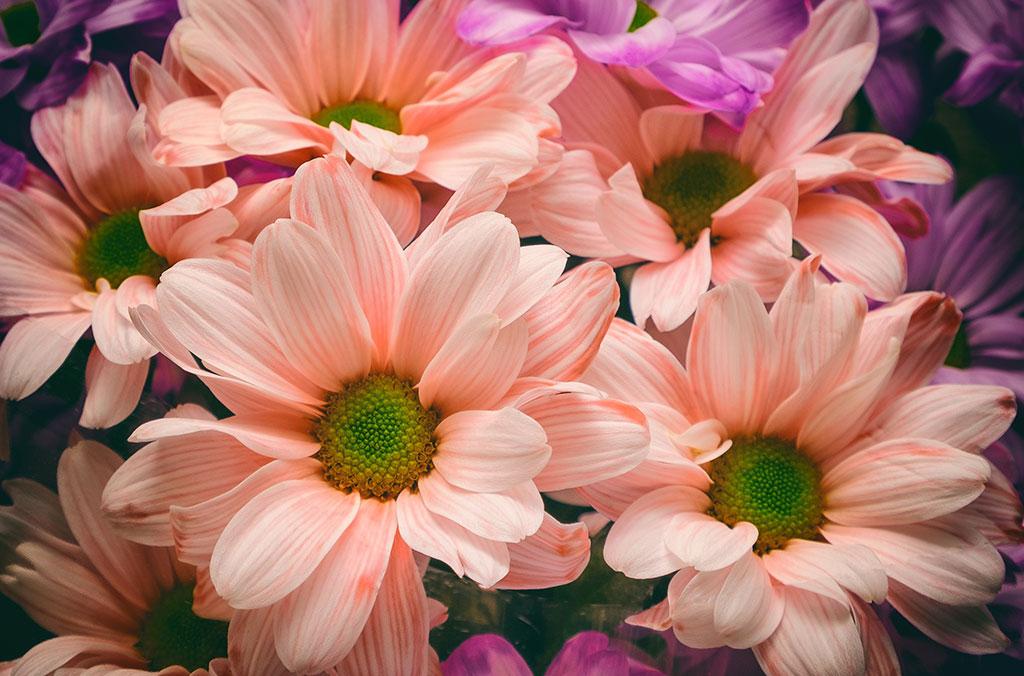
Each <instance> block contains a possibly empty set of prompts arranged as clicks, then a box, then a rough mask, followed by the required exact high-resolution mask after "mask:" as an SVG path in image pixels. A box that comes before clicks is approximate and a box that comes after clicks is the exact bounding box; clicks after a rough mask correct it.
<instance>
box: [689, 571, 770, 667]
mask: <svg viewBox="0 0 1024 676" xmlns="http://www.w3.org/2000/svg"><path fill="white" fill-rule="evenodd" d="M705 574H706V573H701V574H700V575H698V576H697V577H696V578H694V580H693V581H692V582H690V584H689V585H687V588H686V590H684V592H683V603H686V598H687V591H689V590H690V588H691V587H692V586H693V585H695V584H696V583H697V581H698V580H699V579H700V577H701V575H705ZM784 607H785V604H784V602H783V600H782V594H781V593H780V592H779V590H778V589H777V588H776V587H775V586H774V585H773V584H772V580H771V577H769V575H768V571H766V570H765V567H764V564H763V563H762V562H761V558H760V557H758V556H755V555H754V554H751V553H747V555H746V556H742V557H740V559H739V560H738V561H736V563H734V564H733V565H732V567H731V568H730V569H729V576H728V577H726V578H725V584H724V585H722V590H721V592H720V593H719V594H718V598H717V599H716V600H715V614H714V622H715V630H716V631H718V633H719V634H720V635H721V636H722V641H723V642H724V643H725V644H726V645H727V646H729V647H732V648H748V647H751V646H754V645H757V644H758V643H760V642H761V641H764V640H765V639H766V638H768V637H769V636H771V635H772V633H774V632H775V629H776V627H778V626H779V622H780V621H781V620H782V616H783V610H784Z"/></svg>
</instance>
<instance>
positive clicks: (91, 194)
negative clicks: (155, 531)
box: [0, 65, 266, 427]
mask: <svg viewBox="0 0 1024 676" xmlns="http://www.w3.org/2000/svg"><path fill="white" fill-rule="evenodd" d="M32 134H33V138H34V139H35V142H36V145H37V146H38V147H39V150H40V152H41V153H42V155H43V157H45V158H46V160H47V162H48V163H49V164H50V166H51V167H52V168H53V170H54V172H55V173H56V174H57V176H58V177H59V178H60V181H61V183H62V184H63V187H61V186H60V185H58V184H57V183H55V182H54V181H52V180H51V179H49V178H48V177H47V176H46V175H45V174H43V173H42V172H40V171H38V170H36V169H34V168H30V170H29V171H28V172H27V174H26V178H25V180H24V181H23V182H22V184H21V186H20V187H18V188H12V187H10V186H7V185H0V316H3V317H23V318H22V319H20V320H19V321H18V322H17V323H16V324H15V325H14V327H13V328H12V329H11V331H10V333H9V334H8V335H7V338H6V339H5V340H4V342H3V345H2V346H0V397H2V398H6V399H20V398H22V397H25V396H27V395H29V394H31V393H32V392H34V391H35V390H36V389H38V388H39V386H40V385H42V384H43V382H44V381H45V380H46V379H47V378H48V377H50V375H52V374H53V372H54V371H55V370H56V369H57V368H58V367H59V366H60V365H61V363H62V362H63V361H64V359H65V358H66V357H67V355H68V353H69V352H70V351H71V348H72V347H73V346H74V344H75V343H76V342H77V341H78V339H79V338H80V337H81V336H82V335H83V334H84V333H85V332H86V331H87V330H88V329H89V328H90V327H91V328H92V335H93V338H95V340H96V345H95V348H94V349H93V351H92V354H91V355H90V357H89V362H88V366H87V370H86V376H85V380H86V390H87V396H86V400H85V408H84V410H83V412H82V418H81V424H82V425H84V426H86V427H108V426H110V425H113V424H115V423H117V422H119V421H121V420H123V419H124V418H125V417H127V416H128V414H129V413H131V411H132V409H134V408H135V404H136V403H137V402H138V398H139V394H140V393H141V391H142V387H143V385H144V383H145V381H146V375H147V373H148V370H149V358H150V357H151V356H152V355H153V354H154V353H155V350H154V349H153V348H152V347H151V346H150V345H149V343H148V342H146V340H145V339H144V338H143V337H142V336H141V335H139V333H138V331H136V330H135V327H133V326H132V323H131V321H130V320H129V318H128V308H129V307H131V306H132V305H134V304H136V303H146V304H153V303H154V302H155V300H154V298H155V297H154V291H155V288H156V285H157V278H158V277H159V275H160V273H161V272H163V270H165V269H166V268H167V267H168V266H170V265H172V264H174V263H175V262H177V261H180V260H184V259H187V258H192V257H196V256H219V255H229V254H231V252H232V251H234V250H236V249H237V248H238V247H239V246H241V245H245V243H244V242H242V241H240V240H238V239H236V238H235V234H236V230H237V229H238V228H236V227H235V226H237V225H238V224H239V221H238V220H237V219H235V218H234V217H232V218H226V217H221V216H223V214H221V215H220V216H217V215H214V216H211V217H210V218H207V219H202V220H198V221H197V220H195V219H191V218H185V217H184V215H185V214H186V212H188V207H189V206H190V205H191V206H195V205H196V204H198V203H200V202H206V203H207V204H208V205H210V206H222V205H225V204H227V202H229V201H230V200H231V199H233V198H234V197H235V195H236V190H235V186H234V183H233V182H232V181H231V180H230V179H224V180H221V181H219V182H217V183H214V184H213V185H212V186H210V187H209V188H199V187H198V186H205V185H207V184H208V183H210V182H211V181H212V180H215V179H216V178H218V177H219V176H223V170H222V169H221V168H219V167H211V168H209V169H206V170H199V169H175V168H170V167H165V166H162V165H159V164H157V163H156V162H154V161H153V160H152V159H151V157H150V150H149V140H150V139H149V138H148V135H149V129H148V128H147V123H146V110H145V109H144V108H142V109H139V110H136V109H135V106H134V105H133V104H132V101H131V99H130V98H129V96H128V92H127V91H126V90H125V87H124V84H123V83H122V81H121V77H120V75H118V73H117V70H116V69H114V68H113V67H108V66H99V65H93V66H92V68H91V70H90V71H89V74H88V76H87V77H86V79H85V83H84V85H83V86H82V88H81V89H80V90H79V91H78V92H77V93H76V94H75V95H74V96H72V97H71V98H69V99H68V101H67V103H66V104H64V105H62V106H60V107H57V108H46V109H44V110H41V111H39V112H38V113H36V115H35V116H34V117H33V119H32ZM168 200H171V201H170V202H168ZM265 201H266V200H264V202H265ZM165 202H166V204H163V206H157V205H161V204H162V203H165ZM251 206H252V207H260V205H258V204H256V203H255V202H253V203H252V205H251ZM153 207H156V208H153ZM260 208H261V207H260ZM253 211H254V209H253V208H250V209H248V210H247V211H244V210H242V211H241V213H242V214H243V221H246V222H247V223H249V224H250V228H251V227H252V226H251V223H252V216H253V215H254V214H253ZM196 213H199V212H196ZM245 246H247V245H245Z"/></svg>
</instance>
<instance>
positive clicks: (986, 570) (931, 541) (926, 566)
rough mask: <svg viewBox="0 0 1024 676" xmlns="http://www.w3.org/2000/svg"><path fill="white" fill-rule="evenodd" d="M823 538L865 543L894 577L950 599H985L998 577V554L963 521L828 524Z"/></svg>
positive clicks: (1000, 576)
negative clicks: (879, 525)
mask: <svg viewBox="0 0 1024 676" xmlns="http://www.w3.org/2000/svg"><path fill="white" fill-rule="evenodd" d="M821 532H822V534H823V535H824V536H825V539H826V540H828V541H829V542H831V543H834V544H840V545H843V544H861V545H864V546H865V547H867V548H868V549H870V550H871V551H873V552H874V553H875V555H876V556H877V557H878V560H879V561H881V562H882V565H883V566H884V567H885V573H886V575H888V576H889V578H890V581H891V580H895V581H896V582H900V583H902V584H904V585H906V586H908V587H911V588H912V589H913V590H914V591H916V592H918V593H921V594H924V595H925V596H928V597H929V598H932V599H935V600H936V601H939V602H941V603H946V604H950V605H977V604H983V603H988V602H989V601H990V600H991V599H992V598H993V597H994V596H995V594H996V592H997V591H998V590H999V587H1000V585H1001V584H1002V579H1003V560H1002V558H1001V557H1000V556H999V553H998V552H997V551H996V548H995V547H993V546H992V545H991V544H990V543H989V542H988V540H987V539H985V537H984V536H983V535H982V534H980V533H978V532H977V531H975V530H973V529H969V528H967V527H966V526H959V527H955V528H949V529H947V528H943V527H942V526H941V525H939V524H934V525H932V524H914V525H909V526H888V527H885V528H860V527H854V526H840V525H838V524H827V525H826V526H824V527H823V528H822V531H821Z"/></svg>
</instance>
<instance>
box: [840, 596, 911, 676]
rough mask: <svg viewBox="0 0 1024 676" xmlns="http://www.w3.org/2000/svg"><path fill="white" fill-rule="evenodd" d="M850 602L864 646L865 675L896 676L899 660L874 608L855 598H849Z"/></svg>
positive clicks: (898, 669)
mask: <svg viewBox="0 0 1024 676" xmlns="http://www.w3.org/2000/svg"><path fill="white" fill-rule="evenodd" d="M850 601H851V602H852V603H851V605H852V606H853V619H854V621H855V622H856V623H857V629H858V630H859V631H860V640H861V643H862V644H863V645H864V661H865V668H866V669H867V673H869V674H880V675H884V676H898V674H899V673H900V660H899V658H898V657H897V656H896V649H895V648H894V647H893V644H892V639H891V638H889V633H888V632H887V631H886V629H885V625H883V624H882V622H881V620H879V619H878V615H877V614H876V613H875V610H874V608H872V607H871V606H869V605H868V604H866V603H863V602H859V601H858V600H857V599H855V598H851V599H850Z"/></svg>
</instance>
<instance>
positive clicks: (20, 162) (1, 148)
mask: <svg viewBox="0 0 1024 676" xmlns="http://www.w3.org/2000/svg"><path fill="white" fill-rule="evenodd" d="M27 169H28V162H27V161H26V160H25V154H24V153H22V152H21V151H20V150H15V149H14V148H12V147H10V146H9V145H7V144H6V143H0V183H3V184H4V185H9V186H11V187H12V188H17V187H19V186H20V185H21V182H22V181H24V180H25V171H26V170H27Z"/></svg>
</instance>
